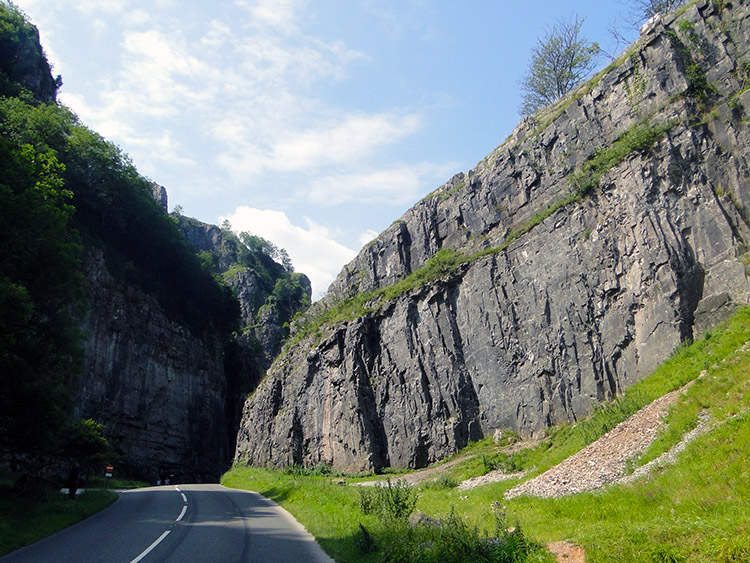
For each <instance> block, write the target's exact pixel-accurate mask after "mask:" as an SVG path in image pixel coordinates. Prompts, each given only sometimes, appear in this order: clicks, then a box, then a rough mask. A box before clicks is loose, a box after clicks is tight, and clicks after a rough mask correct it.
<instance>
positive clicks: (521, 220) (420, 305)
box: [235, 0, 750, 471]
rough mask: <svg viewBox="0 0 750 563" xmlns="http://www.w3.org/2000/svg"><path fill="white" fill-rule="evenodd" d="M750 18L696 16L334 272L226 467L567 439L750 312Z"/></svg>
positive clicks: (524, 127) (632, 53) (526, 130)
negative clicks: (690, 342)
mask: <svg viewBox="0 0 750 563" xmlns="http://www.w3.org/2000/svg"><path fill="white" fill-rule="evenodd" d="M748 86H750V7H749V6H748V3H747V2H746V1H735V2H727V1H724V2H711V1H708V0H700V1H698V2H694V3H692V4H690V6H689V7H688V8H687V10H684V11H682V12H681V13H678V14H673V15H671V16H667V17H664V18H662V20H661V21H659V22H657V23H656V24H655V25H654V26H653V27H652V28H651V29H650V30H648V31H647V32H646V33H645V34H644V35H642V36H641V38H640V39H639V40H638V41H637V42H636V43H634V44H633V45H632V46H631V48H630V49H629V50H628V51H627V52H626V53H625V54H624V55H623V56H622V57H621V58H620V59H619V60H618V61H616V62H615V63H613V64H612V65H610V67H609V68H607V69H606V70H605V71H603V72H602V73H600V74H599V75H597V76H596V77H595V78H594V79H593V80H591V81H590V82H589V83H588V84H586V85H584V86H582V87H581V88H579V89H578V90H577V91H576V92H574V93H573V94H572V95H571V96H569V97H568V98H566V99H565V100H563V101H561V102H560V103H559V104H557V105H556V106H555V107H552V108H549V109H548V110H546V111H545V112H542V113H541V114H540V115H537V116H534V118H526V119H524V120H523V121H521V123H520V124H519V125H518V127H517V128H516V130H515V131H514V132H513V134H512V135H511V136H510V137H509V138H508V140H506V142H505V143H504V144H503V145H502V146H500V147H499V148H498V149H496V150H495V151H494V152H493V153H492V154H490V155H489V156H488V157H487V158H485V159H484V160H483V161H482V162H480V163H479V164H478V165H477V167H476V168H475V169H474V170H472V171H469V172H468V173H466V174H458V175H456V176H454V177H453V178H452V179H451V180H450V181H449V182H448V183H446V184H445V185H444V186H442V187H440V188H438V189H437V190H436V191H435V192H434V193H433V194H431V195H430V196H428V197H426V198H425V199H424V200H423V201H421V202H419V203H418V204H416V205H415V206H414V207H413V208H412V209H410V210H409V211H408V212H407V213H406V214H405V215H404V216H403V217H402V218H401V219H400V220H398V221H396V222H395V223H394V224H393V225H392V226H391V227H390V228H389V229H387V230H386V231H385V232H384V233H382V234H381V235H380V236H379V237H378V238H377V240H375V241H374V242H373V243H372V244H371V245H369V246H368V247H366V248H364V249H363V250H362V251H361V252H360V254H359V256H358V257H357V258H355V259H354V260H353V261H352V262H351V263H350V264H349V265H347V266H346V267H345V268H344V270H343V271H342V272H341V274H340V275H339V276H338V278H337V279H336V281H335V282H334V283H333V285H332V286H331V288H330V290H329V293H328V296H327V298H326V299H325V300H324V301H323V302H321V303H319V304H316V306H314V307H313V309H312V310H311V312H310V313H309V315H308V317H307V318H306V319H304V320H303V321H302V322H300V323H299V324H298V326H297V334H296V336H295V337H294V338H293V345H292V346H290V347H289V349H288V350H287V351H286V353H285V354H282V356H280V358H279V359H278V360H277V361H276V362H275V364H274V365H273V366H272V368H271V369H270V371H269V373H268V376H267V377H266V379H265V380H264V381H263V382H262V383H261V385H260V386H259V387H258V389H257V390H256V391H255V393H254V394H253V395H252V396H251V397H249V398H248V400H247V402H246V404H245V410H244V418H243V423H242V427H241V429H240V434H239V436H238V443H237V450H236V455H235V458H236V461H238V462H243V463H248V464H255V465H273V466H283V465H289V464H294V463H302V464H307V465H315V464H317V463H324V464H327V465H330V466H332V467H333V468H334V469H336V470H347V471H358V470H363V469H372V468H380V467H383V466H392V467H420V466H424V465H426V464H428V463H430V462H432V461H435V460H437V459H440V458H442V457H444V456H446V455H449V454H450V453H452V452H455V451H456V449H457V448H460V447H462V446H464V445H465V444H466V443H467V441H468V440H472V439H477V438H480V437H482V436H486V435H488V434H491V433H492V431H493V430H495V429H497V428H507V429H511V430H514V431H517V432H519V433H521V434H524V435H533V434H539V433H541V432H543V431H544V429H545V428H547V427H548V426H549V425H551V424H555V423H559V422H567V421H575V420H577V419H578V418H580V417H582V416H584V415H586V414H587V413H588V412H590V411H591V409H592V408H593V407H594V406H595V405H596V404H597V402H599V401H601V400H604V399H607V398H610V397H612V396H614V395H616V394H617V393H618V392H620V391H621V390H622V389H624V388H625V387H627V386H629V385H631V384H632V383H634V382H635V381H637V380H639V379H640V378H642V377H643V376H645V375H646V374H648V373H649V372H650V371H651V370H652V369H653V368H654V367H655V366H656V365H657V364H658V363H659V362H661V361H662V360H663V359H665V358H666V357H667V356H668V355H669V353H670V352H671V351H672V350H673V349H674V348H675V346H677V345H678V344H679V343H680V342H681V341H684V340H685V339H689V338H692V337H695V336H697V335H699V334H700V333H701V332H702V331H704V330H705V329H706V328H707V327H710V326H712V325H713V324H715V323H716V322H717V321H718V320H720V319H722V318H723V317H725V316H726V315H727V314H728V313H729V312H731V310H733V308H735V307H736V306H737V305H738V304H744V303H747V302H748V298H750V283H748V276H747V271H746V263H747V262H748V261H749V260H748V259H749V258H750V256H748V255H747V248H748V246H747V245H748V243H750V229H748V222H747V211H746V210H747V209H748V205H750V163H749V162H748V157H749V156H750V155H749V154H748V148H747V147H748V146H750V124H749V123H748V115H749V114H750V91H749V90H748Z"/></svg>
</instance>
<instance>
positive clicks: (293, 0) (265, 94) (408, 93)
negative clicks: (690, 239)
mask: <svg viewBox="0 0 750 563" xmlns="http://www.w3.org/2000/svg"><path fill="white" fill-rule="evenodd" d="M15 4H16V5H17V6H18V7H19V8H20V9H21V10H23V11H24V12H25V13H26V14H27V15H28V16H29V18H30V20H31V22H32V23H33V24H34V25H36V26H37V27H38V28H39V31H40V35H41V41H42V45H43V47H44V49H45V52H46V53H47V57H48V59H49V61H50V63H52V65H53V66H54V70H53V72H54V74H55V75H57V74H61V75H62V79H63V87H62V89H61V90H60V93H59V96H58V99H59V101H61V102H62V103H63V104H65V105H67V106H68V107H70V108H71V109H72V110H73V111H74V112H75V113H76V114H77V115H78V116H79V118H80V119H81V121H82V122H83V123H84V124H85V125H87V126H88V127H90V128H91V129H93V130H94V131H97V132H98V133H100V134H102V135H103V136H104V137H105V138H107V139H108V140H110V141H112V142H113V143H115V144H116V145H118V146H119V147H120V148H121V149H122V150H123V151H124V152H125V153H127V154H128V155H130V157H131V158H132V159H133V161H134V163H135V165H136V167H137V168H138V170H139V172H140V173H141V174H142V175H144V176H146V177H148V178H150V179H151V180H153V181H155V182H157V183H158V184H161V185H163V186H164V187H166V189H167V191H168V193H169V206H170V209H174V208H175V207H176V206H180V208H181V209H182V213H183V214H185V215H189V216H191V217H196V218H198V219H200V220H202V221H205V222H207V223H212V224H222V223H223V222H224V221H225V220H228V221H229V222H230V224H231V226H232V228H233V230H235V231H237V232H242V231H245V232H250V233H252V234H254V235H258V236H261V237H264V238H266V239H268V240H270V241H271V242H273V243H274V244H275V245H277V246H279V247H281V248H285V249H286V250H287V251H288V253H289V255H290V257H291V259H292V261H293V263H294V267H295V270H296V271H299V272H303V273H305V274H307V275H308V276H309V277H310V278H311V281H312V283H313V298H314V299H317V298H319V297H320V296H321V295H323V294H324V292H325V290H326V288H327V287H328V285H329V284H330V283H331V282H332V281H333V279H334V278H335V276H336V275H337V274H338V272H339V271H340V270H341V268H342V267H343V266H344V265H345V264H346V263H347V262H349V261H350V260H351V259H352V258H354V256H356V254H357V253H358V252H359V250H360V248H361V247H362V246H363V245H365V244H366V243H367V242H369V241H370V240H372V239H373V238H375V237H376V236H377V234H378V233H380V232H381V231H383V230H384V229H386V228H387V227H388V226H389V225H390V224H391V223H392V222H393V221H395V220H396V219H398V218H399V217H400V216H401V215H402V214H403V213H404V212H405V211H406V210H407V209H408V208H409V207H411V206H412V205H413V204H414V203H416V202H417V201H419V200H420V199H421V198H422V197H424V196H425V195H426V194H428V193H430V192H431V191H433V190H434V189H436V188H437V187H439V186H440V185H442V184H443V183H445V182H446V181H447V180H448V179H449V178H450V177H451V176H453V174H455V173H458V172H467V171H469V170H470V169H472V168H473V167H474V166H475V165H476V164H477V163H478V162H480V161H481V160H482V159H483V158H484V157H485V156H486V155H487V154H489V153H490V152H491V151H492V150H493V149H494V148H495V147H497V146H498V145H500V144H501V143H502V142H503V140H504V139H505V138H506V137H507V136H508V135H509V134H510V133H511V132H512V131H513V129H514V128H515V126H516V124H517V122H518V120H519V114H518V106H519V104H520V101H521V92H520V89H519V85H518V81H519V80H520V79H521V78H522V76H523V74H524V72H525V71H526V69H527V68H528V65H529V60H530V53H531V49H532V48H533V46H534V44H535V43H536V42H537V40H538V38H539V37H542V36H543V35H544V33H545V32H546V31H547V30H548V29H549V27H550V26H551V25H553V24H554V23H555V22H556V21H558V20H560V19H567V18H570V17H571V15H572V14H577V15H578V16H579V17H581V18H585V22H584V26H583V35H584V36H585V38H586V39H588V40H589V41H597V42H599V43H600V45H601V46H602V47H603V48H604V49H605V50H608V51H610V52H611V51H613V50H614V49H615V46H614V45H613V43H614V42H613V40H612V39H611V35H610V33H609V31H608V30H609V28H610V27H611V25H612V23H613V22H615V21H618V22H620V24H619V25H620V27H622V23H621V22H622V21H624V20H625V19H627V16H628V13H629V10H630V8H629V7H628V4H627V3H626V0H596V1H589V0H584V1H579V2H571V1H565V0H556V1H551V0H526V1H525V2H509V1H501V0H461V1H458V0H432V1H430V0H213V1H211V2H208V1H205V0H204V1H197V0H181V1H177V0H106V1H102V0H16V1H15ZM631 4H632V2H631ZM630 34H631V38H633V39H634V38H635V32H630ZM620 47H621V48H622V47H624V45H620ZM607 62H608V60H607V59H606V57H602V59H601V66H604V65H605V64H606V63H607Z"/></svg>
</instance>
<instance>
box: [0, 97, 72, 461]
mask: <svg viewBox="0 0 750 563" xmlns="http://www.w3.org/2000/svg"><path fill="white" fill-rule="evenodd" d="M5 102H6V100H3V99H0V162H2V163H3V166H2V168H0V430H1V431H0V444H2V445H3V446H4V447H10V448H23V449H25V450H27V451H40V450H47V449H48V446H49V445H50V444H51V443H53V442H54V437H55V436H56V435H57V434H58V432H59V430H60V428H61V426H62V424H63V422H64V420H65V418H66V416H67V413H68V409H69V397H68V392H67V389H66V383H67V381H68V380H69V379H70V378H71V377H73V375H74V374H75V372H76V362H75V360H76V358H79V357H80V354H81V349H80V337H81V335H80V332H79V330H78V329H77V325H76V323H75V319H74V317H73V315H72V314H71V312H72V311H74V310H75V308H74V306H75V304H76V303H78V302H80V300H81V297H82V293H81V291H82V289H81V288H82V285H81V283H82V280H81V275H80V273H79V268H80V250H81V249H80V246H79V244H78V243H77V241H76V238H77V237H76V233H75V231H74V230H72V229H70V227H69V223H70V218H71V216H72V213H73V207H72V206H71V205H70V203H69V201H70V197H71V193H70V191H68V190H66V189H65V187H64V185H63V181H62V177H61V174H62V171H63V169H64V167H63V165H62V164H61V163H60V162H59V161H58V159H57V157H56V156H55V154H54V152H53V151H51V150H49V149H45V148H42V147H40V148H39V149H37V148H35V147H34V146H32V145H30V144H17V143H13V142H11V141H10V140H9V139H8V135H7V134H6V132H5V131H3V129H4V128H3V125H4V124H5V123H6V122H7V120H8V119H9V118H11V117H13V116H14V115H15V113H14V111H13V110H14V108H13V107H11V105H12V104H7V103H5ZM41 267H43V268H44V271H43V272H42V271H40V268H41Z"/></svg>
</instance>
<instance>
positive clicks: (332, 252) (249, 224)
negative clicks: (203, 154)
mask: <svg viewBox="0 0 750 563" xmlns="http://www.w3.org/2000/svg"><path fill="white" fill-rule="evenodd" d="M224 219H225V217H221V218H220V219H219V222H223V221H224ZM226 219H228V220H229V222H230V223H231V224H232V230H234V231H235V232H249V233H252V234H254V235H257V236H261V237H263V238H265V239H267V240H269V241H271V242H272V243H273V244H275V245H276V246H278V247H281V248H285V249H286V251H287V252H288V253H289V257H290V258H291V259H292V262H293V264H294V268H295V270H297V271H299V272H302V273H304V274H306V275H307V276H308V277H309V278H310V281H311V282H312V289H313V299H319V298H320V297H322V296H323V294H324V293H325V290H326V289H328V286H329V285H330V284H331V282H332V281H333V280H334V279H335V278H336V275H337V274H338V273H339V272H340V271H341V268H342V267H343V266H344V265H345V264H346V263H347V262H349V261H350V260H351V259H352V258H354V257H355V256H356V254H357V253H356V251H355V250H352V249H351V248H347V247H346V246H344V245H343V244H340V243H338V242H336V241H335V240H334V239H333V238H332V236H331V233H330V231H329V230H328V229H327V228H326V227H324V226H323V225H319V224H318V223H316V222H315V221H313V220H311V219H306V222H307V226H306V227H301V226H299V225H294V224H292V222H291V221H290V220H289V218H288V217H287V216H286V214H285V213H284V212H283V211H274V210H271V209H254V208H252V207H247V206H243V207H238V208H237V209H236V210H235V211H234V213H232V214H231V215H229V216H228V217H226Z"/></svg>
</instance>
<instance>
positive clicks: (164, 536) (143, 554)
mask: <svg viewBox="0 0 750 563" xmlns="http://www.w3.org/2000/svg"><path fill="white" fill-rule="evenodd" d="M169 532H170V530H167V531H166V532H164V533H163V534H162V535H160V536H159V539H157V540H156V541H155V542H154V543H152V544H151V545H150V546H148V548H147V549H146V551H144V552H143V553H141V554H140V555H139V556H138V557H136V558H135V559H133V560H132V561H131V562H130V563H138V562H139V561H140V560H141V559H143V558H144V557H146V555H148V554H149V553H151V551H152V550H153V549H154V548H155V547H156V546H157V545H159V544H160V543H161V541H162V540H163V539H164V538H166V537H167V536H168V535H169Z"/></svg>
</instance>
